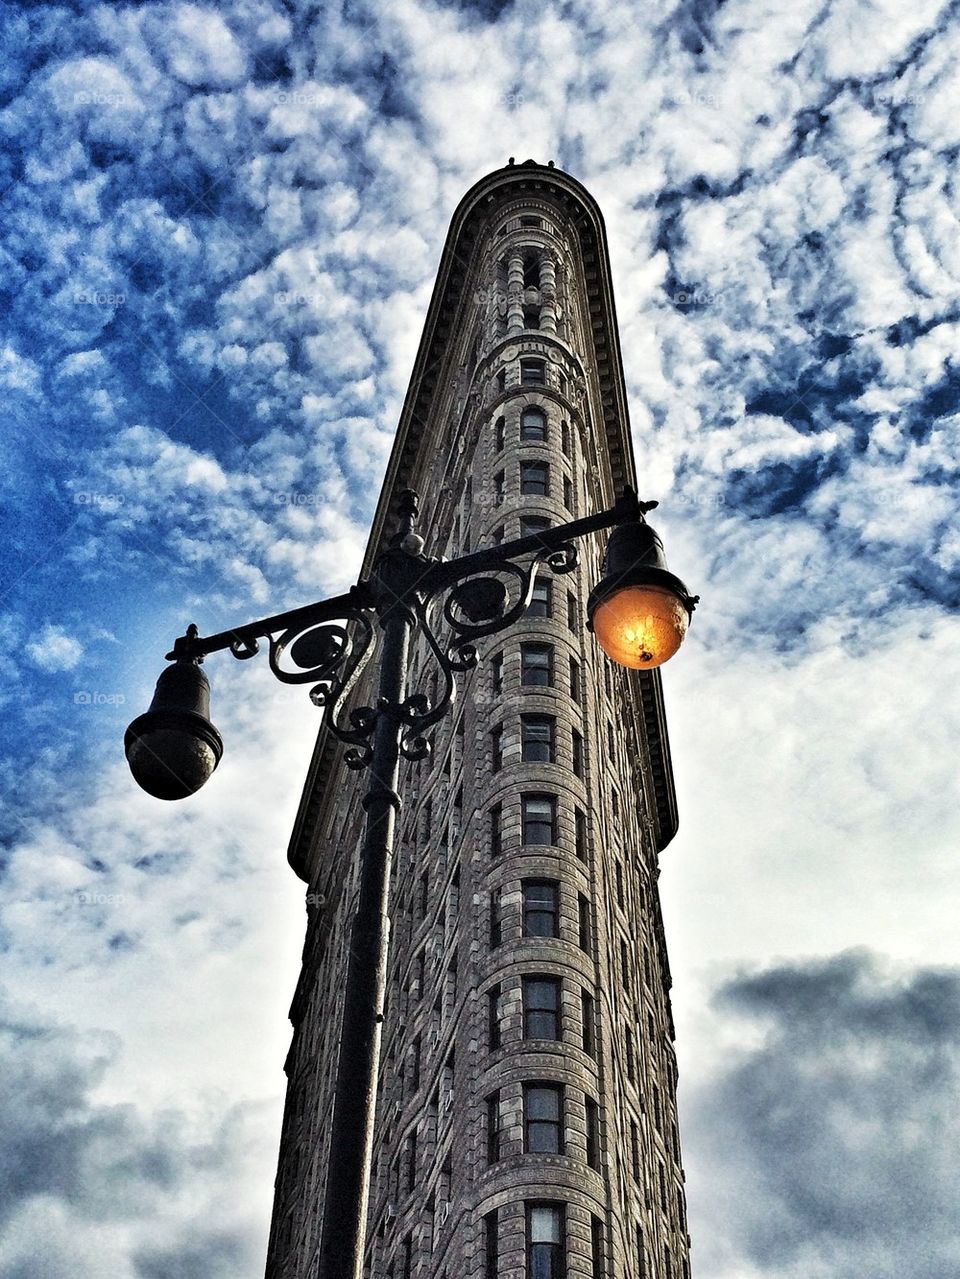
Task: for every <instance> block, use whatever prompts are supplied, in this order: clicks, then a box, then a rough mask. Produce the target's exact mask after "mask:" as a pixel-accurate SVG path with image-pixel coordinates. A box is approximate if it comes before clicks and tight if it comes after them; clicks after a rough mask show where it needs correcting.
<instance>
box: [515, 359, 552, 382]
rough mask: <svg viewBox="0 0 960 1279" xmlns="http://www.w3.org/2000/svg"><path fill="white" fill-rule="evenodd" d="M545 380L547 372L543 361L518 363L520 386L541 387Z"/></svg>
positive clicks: (522, 361)
mask: <svg viewBox="0 0 960 1279" xmlns="http://www.w3.org/2000/svg"><path fill="white" fill-rule="evenodd" d="M546 380H547V372H546V366H545V365H544V362H543V360H521V361H520V385H521V386H543V385H545V383H546Z"/></svg>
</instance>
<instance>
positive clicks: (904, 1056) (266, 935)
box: [0, 0, 960, 1279]
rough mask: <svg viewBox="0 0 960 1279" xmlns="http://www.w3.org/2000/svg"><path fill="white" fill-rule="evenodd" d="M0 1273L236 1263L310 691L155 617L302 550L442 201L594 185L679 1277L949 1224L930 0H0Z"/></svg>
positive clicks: (371, 487) (947, 227) (939, 187)
mask: <svg viewBox="0 0 960 1279" xmlns="http://www.w3.org/2000/svg"><path fill="white" fill-rule="evenodd" d="M0 11H2V23H0V25H2V29H3V32H4V35H3V37H2V38H3V55H2V69H0V75H2V90H0V137H2V143H3V145H2V147H0V153H2V157H3V158H2V160H0V193H2V194H0V254H2V259H0V260H2V270H0V281H2V288H3V306H2V315H3V323H4V333H3V335H2V338H0V383H2V397H0V413H2V417H3V426H2V430H0V450H2V467H0V487H2V502H0V511H2V514H0V520H2V534H3V536H2V542H0V547H2V550H0V555H2V566H3V574H2V576H3V587H2V594H3V605H4V617H3V620H2V622H0V627H2V635H0V638H2V640H3V644H2V656H0V670H2V692H0V697H2V710H3V714H2V719H0V725H2V729H0V731H2V744H3V758H2V764H0V767H2V781H3V784H4V789H5V792H6V793H7V795H8V797H9V798H8V803H7V805H6V806H5V808H4V811H3V815H2V846H3V862H2V864H3V880H2V885H0V889H2V894H3V915H2V924H0V945H2V948H3V990H4V993H3V995H2V1001H0V1026H2V1032H0V1052H2V1057H3V1061H2V1063H0V1147H2V1149H0V1170H2V1171H0V1275H2V1276H3V1279H41V1276H42V1277H43V1279H67V1277H68V1276H69V1279H107V1277H108V1276H109V1279H173V1277H174V1276H175V1277H176V1279H193V1277H194V1276H196V1277H197V1279H221V1276H222V1277H223V1279H226V1277H227V1276H229V1277H230V1279H237V1277H238V1276H244V1277H247V1276H249V1277H254V1276H257V1275H259V1274H260V1273H261V1271H262V1264H263V1256H264V1250H265V1243H266V1230H267V1221H268V1212H269V1203H270V1194H271V1183H272V1178H273V1172H274V1160H275V1151H276V1142H277V1138H278V1132H279V1119H280V1105H281V1092H282V1084H283V1076H282V1070H281V1068H282V1062H283V1057H284V1054H285V1051H286V1046H287V1042H288V1028H287V1023H286V1013H287V1007H288V1004H289V998H290V995H291V993H292V991H293V985H294V981H295V976H296V970H297V962H298V955H299V945H300V941H301V937H302V919H303V915H302V886H301V885H300V884H299V883H298V881H297V880H296V879H295V878H294V877H293V875H292V874H291V873H290V871H289V870H288V869H287V867H286V863H285V845H286V838H287V834H288V832H289V829H290V825H291V822H292V819H293V813H294V810H295V806H296V802H297V799H298V796H299V792H300V788H301V784H302V780H303V776H304V772H305V768H306V763H307V759H308V756H309V751H310V748H311V745H312V740H313V737H314V734H315V730H316V718H315V717H316V714H317V712H316V711H315V710H314V709H313V708H312V707H311V706H310V705H309V703H308V702H307V699H306V698H305V696H304V695H303V693H302V691H297V690H295V689H288V688H285V687H282V686H280V685H278V684H276V683H275V682H273V681H272V680H271V678H270V676H269V674H268V673H267V671H266V670H265V666H264V664H263V663H259V664H258V663H257V662H254V663H250V664H248V665H244V666H239V665H238V664H236V663H232V662H230V661H229V659H223V658H221V659H220V660H219V661H215V662H211V663H210V666H209V673H210V674H211V677H212V679H213V684H214V696H215V706H214V713H215V718H216V720H217V723H218V725H219V727H220V729H221V731H222V732H223V735H224V738H225V740H226V749H227V754H226V756H225V759H224V763H223V765H222V766H221V769H220V771H219V773H218V775H217V777H216V779H215V781H214V782H213V783H211V785H210V786H209V788H208V789H207V790H206V791H204V792H203V793H202V795H201V796H198V797H197V799H196V800H194V801H190V802H188V803H186V804H184V805H181V806H162V805H160V804H158V803H157V802H156V801H151V800H150V799H148V798H147V797H146V796H144V795H142V794H140V793H139V792H137V791H136V790H135V788H134V787H133V784H132V782H131V781H130V779H129V777H128V775H127V773H126V767H125V764H124V761H123V758H122V746H121V741H122V731H123V727H124V725H125V724H126V722H127V721H128V720H129V719H130V718H131V717H132V715H133V714H134V713H137V712H139V711H140V710H141V709H143V708H144V707H145V706H146V704H147V701H148V700H149V695H150V691H151V689H152V684H153V681H154V679H155V678H156V675H157V673H158V669H159V666H160V664H161V660H160V659H161V657H162V654H163V653H164V652H165V651H166V648H167V647H168V646H169V643H170V641H171V640H172V638H173V637H174V636H175V635H176V634H178V633H180V632H181V631H182V630H183V627H184V625H185V623H186V622H188V621H192V620H193V621H196V622H197V623H198V624H199V625H200V627H201V629H203V630H215V629H219V628H220V627H221V626H222V625H224V624H227V623H229V622H230V621H233V620H235V619H236V620H239V619H244V618H247V617H249V616H252V615H256V614H258V613H261V612H262V613H266V612H274V611H277V610H279V609H281V608H284V607H290V606H292V605H294V604H295V603H299V602H303V601H304V600H306V599H309V598H314V597H317V596H322V595H324V594H327V593H331V592H334V591H338V590H342V589H344V588H345V587H346V586H347V585H348V584H349V582H350V581H351V580H352V579H353V578H354V576H355V573H356V570H357V567H358V563H359V558H360V555H361V551H362V547H363V545H364V542H365V538H366V530H367V528H368V525H369V521H370V518H371V515H372V511H373V504H374V500H375V495H376V492H377V490H378V488H379V483H380V478H381V475H382V471H383V467H384V463H385V459H386V456H387V452H388V450H389V446H390V443H391V439H392V435H393V432H394V429H395V425H396V421H397V416H398V411H399V406H400V402H401V399H402V395H403V391H404V389H405V386H406V382H407V379H408V377H409V374H410V370H411V366H412V362H413V356H414V351H415V346H416V342H417V338H418V336H419V332H420V328H421V325H422V322H423V317H424V314H425V311H426V305H427V301H428V298H429V293H430V289H431V287H432V283H433V277H434V272H435V270H436V266H437V262H438V259H439V253H440V248H441V244H442V240H443V236H444V234H445V232H446V227H447V224H448V222H449V218H450V215H451V213H452V211H453V209H454V207H455V205H456V203H457V202H458V200H459V199H460V197H461V195H462V194H463V193H464V191H465V190H466V189H467V187H468V186H469V185H471V184H472V183H473V182H474V181H475V180H476V179H477V178H478V177H480V176H482V175H483V174H484V173H485V172H487V171H489V170H490V169H492V168H496V167H499V166H500V165H501V164H503V163H504V162H505V161H506V159H507V157H508V156H511V155H515V156H516V157H517V159H518V160H522V159H525V158H526V157H528V156H531V157H534V158H536V159H538V160H540V161H541V162H545V161H546V160H548V159H553V160H555V161H556V163H557V165H558V166H560V167H562V168H565V169H567V170H569V171H570V172H571V173H573V174H574V175H575V176H576V177H578V178H579V179H581V180H582V181H583V182H584V183H585V184H586V185H587V186H588V187H589V189H590V190H591V191H592V192H593V193H594V195H595V196H596V197H597V199H598V200H599V202H600V204H601V207H602V209H603V211H604V214H605V216H606V220H607V227H608V231H609V237H610V247H611V254H612V258H613V269H614V284H615V291H616V297H617V305H618V309H619V316H620V323H621V331H622V338H623V350H624V359H625V366H626V377H627V383H628V388H629V392H630V406H631V413H632V418H633V428H634V434H635V441H636V446H637V454H638V458H639V459H640V466H641V490H642V495H643V496H644V497H650V498H654V497H655V498H659V499H660V501H661V504H662V506H661V511H660V512H658V518H657V526H658V528H659V530H660V532H661V533H662V535H663V536H664V539H665V541H666V545H667V548H668V551H669V554H670V560H671V565H672V566H673V568H674V569H675V570H676V571H677V572H679V573H680V574H681V575H682V576H683V577H684V578H685V579H686V580H687V581H688V582H689V584H690V586H691V587H692V588H693V589H695V590H698V591H699V592H700V593H701V595H702V597H703V603H702V606H701V609H700V610H699V611H698V613H697V615H696V621H695V624H694V626H693V628H692V631H691V634H690V638H689V641H688V645H687V646H686V647H685V649H684V651H683V652H682V653H681V655H680V656H679V657H678V659H677V660H676V661H675V662H674V663H673V664H672V665H671V667H670V668H669V669H668V670H667V672H666V673H665V684H666V689H667V698H668V712H669V715H670V723H671V735H672V743H673V751H674V760H675V768H676V777H677V788H678V794H679V803H680V810H681V833H680V835H679V836H678V837H677V839H676V840H675V842H674V844H673V845H672V846H671V847H670V849H669V850H668V851H667V853H666V854H665V856H664V859H663V867H664V869H663V875H662V878H661V885H662V889H663V894H664V909H665V915H666V921H667V927H668V934H669V940H670V947H671V959H672V965H673V970H674V978H675V991H674V994H675V1008H676V1015H677V1028H678V1050H679V1057H680V1065H681V1076H682V1078H681V1112H682V1119H683V1132H684V1146H685V1162H686V1167H687V1187H688V1191H689V1198H690V1219H691V1231H692V1234H693V1239H694V1253H693V1261H694V1275H695V1279H894V1276H895V1277H896V1279H952V1277H954V1276H958V1275H960V1242H958V1231H957V1219H958V1207H960V1204H958V1198H960V1196H958V1191H957V1186H958V1182H960V1155H958V1153H957V1151H958V1149H960V1142H958V1137H960V1132H958V1127H960V1123H958V1119H957V1111H958V1107H957V1092H958V1088H957V1084H958V1072H960V952H958V946H957V943H956V918H957V901H958V899H957V893H956V890H955V881H956V877H957V870H956V851H957V848H958V843H960V839H958V835H960V819H958V817H957V785H956V772H957V769H956V745H957V742H958V740H960V738H958V730H960V724H958V718H960V712H958V705H957V698H956V695H955V684H956V672H957V662H958V658H960V642H958V638H957V631H956V626H955V614H956V611H957V605H958V594H957V568H958V563H960V533H958V531H957V530H958V524H957V514H958V510H957V508H958V496H957V493H958V489H957V483H956V480H957V469H958V416H957V402H958V394H960V366H958V362H957V356H956V352H957V349H958V341H960V302H958V283H960V235H958V230H960V228H958V214H960V192H958V187H957V178H956V157H957V153H958V148H960V110H958V104H960V23H958V12H960V4H958V3H956V0H954V3H943V2H941V0H912V2H911V3H910V4H905V3H904V2H903V0H832V2H825V3H822V2H821V0H790V3H787V0H726V3H724V2H723V0H680V3H671V2H670V0H665V3H663V4H659V5H648V6H643V7H642V8H641V7H640V6H638V5H633V4H628V3H625V2H616V0H565V2H562V3H555V4H552V3H533V0H515V2H514V3H505V4H500V3H496V2H495V0H487V2H482V0H477V2H476V3H466V2H464V3H461V4H459V5H457V4H454V3H449V2H447V3H444V2H442V0H432V2H431V0H369V2H368V3H364V0H358V3H347V4H346V5H340V4H338V3H330V4H327V5H323V6H319V5H316V4H308V3H305V2H303V3H301V2H299V0H286V2H281V0H223V2H222V3H219V4H216V5H211V4H193V3H166V2H165V0H156V2H154V3H151V4H137V3H131V4H125V3H110V4H87V3H83V0H75V3H73V4H62V5H55V4H43V3H38V2H36V0H32V2H30V3H24V4H13V3H6V4H0Z"/></svg>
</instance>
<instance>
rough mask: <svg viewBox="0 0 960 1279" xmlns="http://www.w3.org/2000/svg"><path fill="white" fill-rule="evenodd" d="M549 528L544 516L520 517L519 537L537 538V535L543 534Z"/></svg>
mask: <svg viewBox="0 0 960 1279" xmlns="http://www.w3.org/2000/svg"><path fill="white" fill-rule="evenodd" d="M549 527H550V521H549V520H548V519H547V517H546V516H545V515H521V516H520V536H521V537H537V536H539V534H541V533H545V532H546V531H547V529H548V528H549Z"/></svg>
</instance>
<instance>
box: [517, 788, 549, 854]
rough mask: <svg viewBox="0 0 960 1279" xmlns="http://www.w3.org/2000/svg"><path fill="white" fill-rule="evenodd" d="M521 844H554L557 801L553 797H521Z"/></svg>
mask: <svg viewBox="0 0 960 1279" xmlns="http://www.w3.org/2000/svg"><path fill="white" fill-rule="evenodd" d="M521 804H522V809H523V842H524V843H525V844H555V843H556V842H557V801H556V797H555V796H553V795H523V796H522V797H521Z"/></svg>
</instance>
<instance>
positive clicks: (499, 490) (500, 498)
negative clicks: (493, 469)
mask: <svg viewBox="0 0 960 1279" xmlns="http://www.w3.org/2000/svg"><path fill="white" fill-rule="evenodd" d="M493 490H494V494H495V496H496V501H497V506H502V505H503V503H504V501H505V500H506V496H507V474H506V471H497V473H496V475H495V476H494V477H493Z"/></svg>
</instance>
